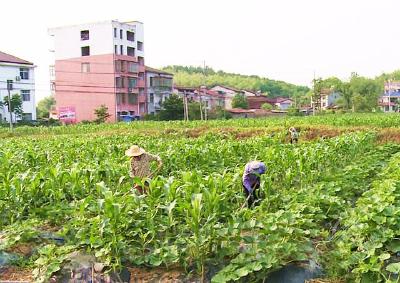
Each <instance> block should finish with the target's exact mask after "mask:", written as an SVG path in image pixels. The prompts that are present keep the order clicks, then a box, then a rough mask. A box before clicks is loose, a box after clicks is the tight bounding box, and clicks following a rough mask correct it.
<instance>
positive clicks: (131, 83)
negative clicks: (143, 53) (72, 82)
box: [128, 78, 136, 88]
mask: <svg viewBox="0 0 400 283" xmlns="http://www.w3.org/2000/svg"><path fill="white" fill-rule="evenodd" d="M128 87H130V88H135V87H136V78H128Z"/></svg>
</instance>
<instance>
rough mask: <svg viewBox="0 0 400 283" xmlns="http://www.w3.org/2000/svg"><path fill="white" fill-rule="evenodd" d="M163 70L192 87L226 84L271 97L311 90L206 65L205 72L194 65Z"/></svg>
mask: <svg viewBox="0 0 400 283" xmlns="http://www.w3.org/2000/svg"><path fill="white" fill-rule="evenodd" d="M163 70H165V71H168V72H171V73H173V74H174V82H175V83H176V84H177V85H184V86H191V87H200V86H202V85H204V84H205V85H206V86H208V87H213V86H216V85H225V86H230V87H234V88H238V89H249V90H253V91H258V90H260V91H261V92H262V93H268V96H270V97H277V96H283V97H292V96H294V95H299V94H300V95H304V94H306V93H307V92H308V91H309V88H308V87H305V86H296V85H293V84H289V83H286V82H283V81H275V80H270V79H267V78H262V77H259V76H246V75H240V74H233V73H226V72H223V71H214V70H213V69H212V68H210V67H206V69H205V72H204V71H203V68H201V67H193V66H189V67H187V66H167V67H165V68H163ZM204 74H205V76H204Z"/></svg>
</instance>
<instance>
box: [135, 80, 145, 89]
mask: <svg viewBox="0 0 400 283" xmlns="http://www.w3.org/2000/svg"><path fill="white" fill-rule="evenodd" d="M136 87H140V88H145V87H146V81H145V80H138V81H137V85H136Z"/></svg>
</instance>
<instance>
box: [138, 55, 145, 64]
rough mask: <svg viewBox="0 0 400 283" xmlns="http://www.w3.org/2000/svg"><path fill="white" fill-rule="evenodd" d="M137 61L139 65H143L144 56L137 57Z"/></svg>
mask: <svg viewBox="0 0 400 283" xmlns="http://www.w3.org/2000/svg"><path fill="white" fill-rule="evenodd" d="M138 62H139V65H140V66H144V58H143V57H140V56H139V57H138Z"/></svg>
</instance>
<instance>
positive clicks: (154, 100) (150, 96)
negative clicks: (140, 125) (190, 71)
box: [146, 66, 174, 114]
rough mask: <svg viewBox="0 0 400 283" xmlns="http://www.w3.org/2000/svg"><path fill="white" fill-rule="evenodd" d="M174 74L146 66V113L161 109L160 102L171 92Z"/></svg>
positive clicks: (153, 112)
mask: <svg viewBox="0 0 400 283" xmlns="http://www.w3.org/2000/svg"><path fill="white" fill-rule="evenodd" d="M173 78H174V75H173V74H171V73H168V72H165V71H161V70H157V69H154V68H150V67H147V66H146V92H147V113H148V114H155V113H157V112H159V111H160V110H161V104H162V102H163V101H164V100H165V99H166V98H168V97H169V96H170V95H171V94H172V92H173V86H172V82H173Z"/></svg>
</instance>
